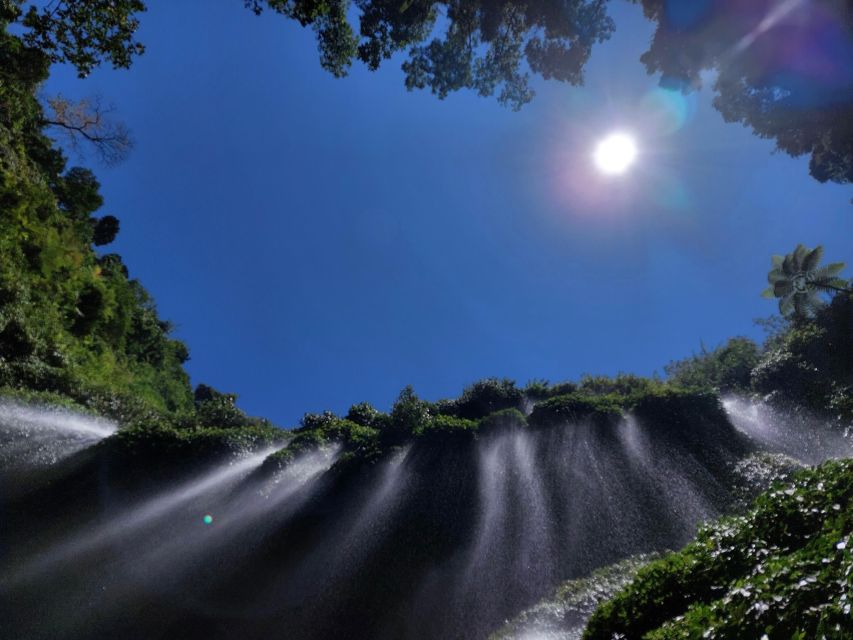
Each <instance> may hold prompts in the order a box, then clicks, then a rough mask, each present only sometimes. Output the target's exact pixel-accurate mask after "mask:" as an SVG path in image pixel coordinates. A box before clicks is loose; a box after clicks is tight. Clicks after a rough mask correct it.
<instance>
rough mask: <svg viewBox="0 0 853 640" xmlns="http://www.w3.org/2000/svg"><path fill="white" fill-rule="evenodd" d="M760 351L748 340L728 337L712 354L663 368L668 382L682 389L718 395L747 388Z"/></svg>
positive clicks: (709, 352)
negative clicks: (693, 389) (694, 388)
mask: <svg viewBox="0 0 853 640" xmlns="http://www.w3.org/2000/svg"><path fill="white" fill-rule="evenodd" d="M760 357H761V351H760V349H759V347H758V345H757V344H755V342H753V341H752V340H750V339H749V338H742V337H738V338H731V339H729V340H728V341H727V342H726V343H725V344H724V345H722V346H720V347H717V348H716V349H714V350H713V351H707V350H706V349H705V347H704V346H703V347H702V351H701V353H699V354H698V355H693V356H691V357H690V358H686V359H684V360H677V361H675V362H670V363H669V364H668V365H666V366H665V367H664V371H665V372H666V374H667V376H668V379H669V381H670V382H671V383H672V384H675V385H679V386H682V387H696V388H708V389H717V390H719V391H720V392H722V393H726V392H729V391H747V390H749V389H750V385H751V381H750V374H751V372H752V369H753V368H754V367H755V366H756V365H757V364H758V362H759V359H760Z"/></svg>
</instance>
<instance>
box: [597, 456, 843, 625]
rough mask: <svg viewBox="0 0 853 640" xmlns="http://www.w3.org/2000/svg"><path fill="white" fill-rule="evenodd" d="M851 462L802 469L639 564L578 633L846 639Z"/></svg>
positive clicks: (831, 463)
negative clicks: (742, 509)
mask: <svg viewBox="0 0 853 640" xmlns="http://www.w3.org/2000/svg"><path fill="white" fill-rule="evenodd" d="M851 567H853V461H850V460H845V461H841V462H830V463H827V464H824V465H822V466H820V467H818V468H815V469H810V470H805V471H802V472H800V473H798V474H797V475H796V476H795V477H794V479H793V481H792V482H790V483H786V484H778V485H776V486H775V487H774V488H773V489H771V490H770V491H769V492H767V493H765V494H763V495H762V496H761V497H760V498H759V499H758V500H757V501H756V503H755V506H754V507H753V509H752V510H751V511H750V512H749V513H748V514H747V515H745V516H742V517H735V518H726V519H723V520H721V521H719V522H717V523H715V524H713V525H710V526H707V527H705V528H704V529H702V530H701V531H700V533H699V535H698V536H697V538H696V540H695V542H692V543H691V544H689V545H688V546H687V547H685V548H684V549H683V550H682V551H679V552H678V553H674V554H671V555H668V556H666V557H664V558H662V559H661V560H658V561H655V562H653V563H651V564H650V565H648V566H647V567H645V568H643V569H641V570H640V571H639V573H638V574H637V577H636V579H635V580H634V581H633V583H632V584H631V585H630V586H628V587H627V588H626V589H625V590H623V591H622V592H620V593H619V594H618V595H616V597H614V598H613V599H612V600H610V601H609V602H607V603H605V604H604V605H602V606H601V607H600V608H599V609H598V610H597V611H596V613H595V614H594V615H593V616H592V618H591V619H590V622H589V625H588V627H587V630H586V632H585V634H584V638H586V639H587V640H596V639H600V640H605V639H606V640H611V638H614V637H624V638H646V639H647V640H664V639H667V640H670V639H675V638H720V639H732V640H736V639H740V638H761V637H768V638H773V639H776V638H779V639H781V638H786V639H788V638H795V639H799V640H805V639H806V638H809V639H811V638H821V637H824V638H827V639H828V640H832V639H838V640H840V639H842V638H847V637H849V633H850V629H851V627H850V620H851V617H850V612H851V601H853V575H851Z"/></svg>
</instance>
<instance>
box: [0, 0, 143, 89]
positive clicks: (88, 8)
mask: <svg viewBox="0 0 853 640" xmlns="http://www.w3.org/2000/svg"><path fill="white" fill-rule="evenodd" d="M22 5H23V0H4V2H3V3H0V22H2V21H5V22H19V23H20V25H21V26H22V27H23V28H24V37H23V40H24V43H25V44H26V45H27V46H28V47H31V48H33V49H37V50H38V51H40V52H42V53H43V54H44V55H46V56H47V57H48V58H49V60H50V61H51V62H65V63H68V64H70V65H72V66H74V67H75V68H76V69H77V73H78V75H79V76H80V77H81V78H83V77H86V76H87V75H89V73H90V72H91V71H92V70H93V69H94V68H95V67H97V66H98V65H99V64H101V62H103V61H107V62H110V63H111V64H112V65H113V66H114V67H116V68H119V67H121V68H127V67H129V66H130V65H131V62H132V61H133V58H134V57H135V56H138V55H141V54H142V53H143V52H144V51H145V47H143V46H142V44H141V43H139V42H137V41H136V40H134V35H135V33H136V29H137V28H138V27H139V20H138V19H137V18H136V14H138V13H141V12H143V11H145V4H144V3H143V2H142V1H141V0H83V1H77V0H51V1H50V2H46V3H43V4H42V6H41V7H39V6H36V5H30V6H29V8H28V9H27V10H26V11H22V10H21V8H20V7H21V6H22Z"/></svg>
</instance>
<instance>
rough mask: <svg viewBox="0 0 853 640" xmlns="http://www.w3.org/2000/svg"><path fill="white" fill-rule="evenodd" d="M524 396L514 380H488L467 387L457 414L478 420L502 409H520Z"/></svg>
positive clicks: (456, 403) (458, 403) (458, 400)
mask: <svg viewBox="0 0 853 640" xmlns="http://www.w3.org/2000/svg"><path fill="white" fill-rule="evenodd" d="M523 401H524V394H523V393H522V391H521V390H520V389H518V388H516V386H515V382H514V381H513V380H509V379H507V378H504V379H502V380H499V379H498V378H486V379H485V380H480V381H479V382H475V383H474V384H472V385H470V386H469V387H466V388H465V390H464V391H463V392H462V395H461V396H460V397H459V398H458V399H457V400H456V402H455V405H456V410H455V414H456V415H457V416H459V417H460V418H466V419H468V420H476V419H479V418H482V417H485V416H487V415H489V414H491V413H494V412H495V411H500V410H501V409H520V408H521V407H522V403H523Z"/></svg>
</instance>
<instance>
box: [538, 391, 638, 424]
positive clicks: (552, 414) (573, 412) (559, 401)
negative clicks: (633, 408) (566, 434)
mask: <svg viewBox="0 0 853 640" xmlns="http://www.w3.org/2000/svg"><path fill="white" fill-rule="evenodd" d="M622 405H623V399H622V398H620V397H618V396H616V395H604V396H588V395H582V394H579V393H573V394H569V395H564V396H557V397H556V398H551V399H549V400H546V401H544V402H540V403H539V404H537V405H536V406H535V407H534V408H533V411H532V412H531V414H530V416H529V417H528V419H527V421H528V423H529V424H530V425H531V426H534V427H554V426H560V425H564V424H567V423H570V422H577V421H579V420H584V419H589V420H593V421H594V422H597V423H602V424H611V423H613V421H614V420H618V419H619V418H620V417H621V415H622Z"/></svg>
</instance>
